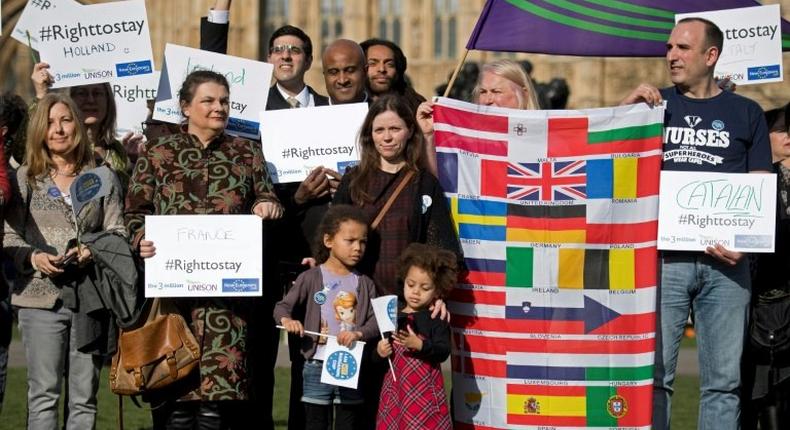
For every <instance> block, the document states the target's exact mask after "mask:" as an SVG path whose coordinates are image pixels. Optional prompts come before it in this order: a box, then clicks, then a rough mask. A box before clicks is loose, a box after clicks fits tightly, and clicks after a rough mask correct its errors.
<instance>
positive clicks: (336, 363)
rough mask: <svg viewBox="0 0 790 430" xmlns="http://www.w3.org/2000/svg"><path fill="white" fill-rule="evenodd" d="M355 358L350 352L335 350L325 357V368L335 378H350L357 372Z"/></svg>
mask: <svg viewBox="0 0 790 430" xmlns="http://www.w3.org/2000/svg"><path fill="white" fill-rule="evenodd" d="M358 368H359V366H357V360H356V359H355V358H354V356H353V355H351V353H349V352H346V351H335V352H333V353H332V354H330V355H329V358H327V359H326V370H327V372H329V374H330V375H332V377H333V378H335V379H340V380H346V379H351V378H353V377H354V376H355V375H356V374H357V369H358Z"/></svg>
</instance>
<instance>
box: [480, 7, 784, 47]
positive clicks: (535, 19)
mask: <svg viewBox="0 0 790 430" xmlns="http://www.w3.org/2000/svg"><path fill="white" fill-rule="evenodd" d="M751 6H760V3H758V2H756V1H753V0H630V1H627V2H626V1H618V0H488V1H487V2H486V4H485V6H484V7H483V12H482V13H481V14H480V18H479V19H478V21H477V25H475V29H474V31H473V32H472V36H471V37H470V38H469V42H468V43H467V44H466V47H467V49H477V50H483V51H505V52H532V53H536V54H555V55H581V56H600V57H663V56H664V54H665V53H666V41H667V39H668V38H669V33H670V32H671V31H672V27H673V26H674V25H675V14H677V13H688V12H700V11H709V10H719V9H734V8H741V7H751ZM782 50H783V51H790V22H788V21H787V20H784V19H783V20H782Z"/></svg>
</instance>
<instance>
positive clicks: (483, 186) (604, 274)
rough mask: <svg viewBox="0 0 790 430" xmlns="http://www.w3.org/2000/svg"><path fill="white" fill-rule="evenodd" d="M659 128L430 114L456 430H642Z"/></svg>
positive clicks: (461, 106)
mask: <svg viewBox="0 0 790 430" xmlns="http://www.w3.org/2000/svg"><path fill="white" fill-rule="evenodd" d="M663 117H664V112H663V110H662V109H660V108H659V109H651V108H648V107H647V106H641V105H633V106H623V107H618V108H607V109H591V110H583V111H523V110H511V109H501V108H491V107H485V106H477V105H472V104H468V103H463V102H459V101H455V100H449V99H439V101H438V102H437V103H436V104H435V107H434V125H435V129H436V134H435V137H436V150H437V161H438V167H439V180H440V181H441V183H442V185H443V186H444V189H445V192H446V195H447V198H448V200H449V203H450V208H451V212H452V216H453V220H454V222H455V225H456V228H457V232H458V235H459V238H460V240H461V245H462V247H463V251H464V258H465V262H466V267H467V269H468V272H467V273H466V275H465V277H464V278H463V279H461V280H460V282H459V285H458V287H457V288H455V289H454V290H453V292H452V293H451V296H450V297H448V306H449V308H450V310H451V311H452V313H453V320H452V323H451V324H452V325H453V332H452V333H453V334H452V337H453V339H452V344H453V347H454V350H453V351H452V364H453V387H454V392H455V394H454V397H453V403H454V409H455V411H456V415H455V420H456V422H455V428H461V429H486V430H487V429H519V428H536V427H553V428H583V427H598V428H617V427H630V428H649V426H650V425H651V421H650V420H651V409H652V406H651V402H652V395H651V393H652V375H653V365H654V355H655V327H656V313H655V309H656V291H657V278H656V272H657V251H656V236H657V232H658V230H657V219H658V189H659V183H658V181H659V173H660V168H661V145H662V142H661V134H662V121H663ZM456 387H457V388H458V389H457V390H455V388H456Z"/></svg>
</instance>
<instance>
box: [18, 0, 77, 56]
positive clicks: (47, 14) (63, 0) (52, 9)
mask: <svg viewBox="0 0 790 430" xmlns="http://www.w3.org/2000/svg"><path fill="white" fill-rule="evenodd" d="M81 7H82V4H80V3H78V2H76V1H74V0H31V1H29V2H27V5H25V9H24V10H22V15H20V16H19V19H18V20H17V22H16V25H15V26H14V30H13V31H11V37H13V38H14V39H16V40H18V41H19V43H22V44H24V45H30V46H31V47H32V48H33V49H35V50H38V40H39V39H38V31H37V30H38V29H39V27H38V25H39V24H40V23H43V22H52V21H56V19H57V16H58V14H59V13H61V12H62V11H64V10H68V9H79V8H81ZM28 35H30V38H29V39H28Z"/></svg>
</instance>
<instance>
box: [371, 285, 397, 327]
mask: <svg viewBox="0 0 790 430" xmlns="http://www.w3.org/2000/svg"><path fill="white" fill-rule="evenodd" d="M371 303H372V304H373V314H374V315H375V316H376V323H377V324H378V326H379V331H380V332H381V333H386V332H389V331H396V330H397V329H398V320H397V318H398V296H396V295H394V294H391V295H388V296H381V297H376V298H375V299H373V300H371Z"/></svg>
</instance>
